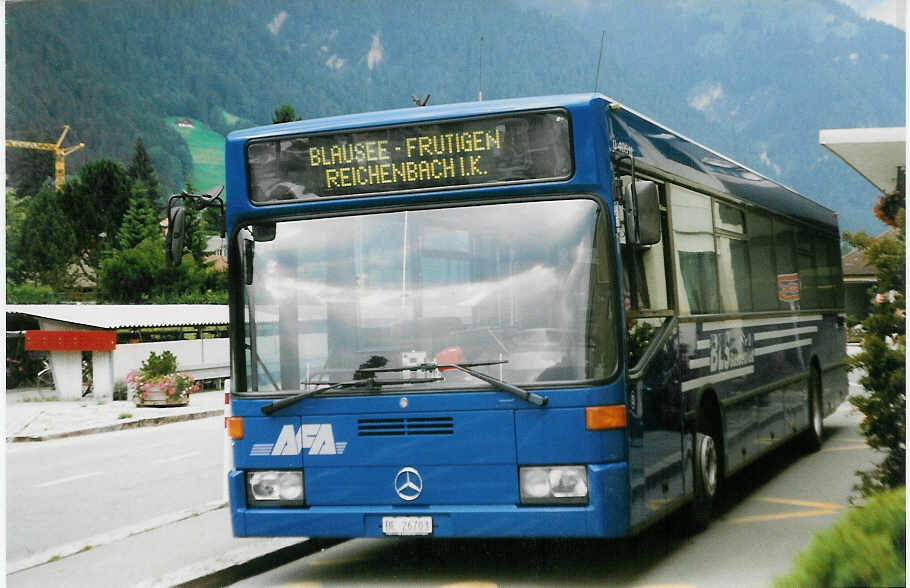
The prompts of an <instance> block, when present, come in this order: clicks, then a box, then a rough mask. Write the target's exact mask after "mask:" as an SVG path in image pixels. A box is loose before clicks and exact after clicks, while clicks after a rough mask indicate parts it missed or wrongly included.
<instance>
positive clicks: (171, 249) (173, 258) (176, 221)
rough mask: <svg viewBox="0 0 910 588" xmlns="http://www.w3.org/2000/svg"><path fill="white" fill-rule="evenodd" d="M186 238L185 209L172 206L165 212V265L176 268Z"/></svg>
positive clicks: (180, 258) (179, 205)
mask: <svg viewBox="0 0 910 588" xmlns="http://www.w3.org/2000/svg"><path fill="white" fill-rule="evenodd" d="M185 238H186V208H184V206H183V204H173V205H171V206H168V210H167V234H166V236H165V244H166V252H167V265H168V267H177V266H179V265H180V262H181V260H182V258H183V242H184V239H185Z"/></svg>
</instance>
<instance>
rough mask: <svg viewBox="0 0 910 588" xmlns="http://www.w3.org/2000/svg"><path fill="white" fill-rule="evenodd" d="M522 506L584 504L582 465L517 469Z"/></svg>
mask: <svg viewBox="0 0 910 588" xmlns="http://www.w3.org/2000/svg"><path fill="white" fill-rule="evenodd" d="M518 487H519V490H520V492H521V502H522V504H587V503H588V470H587V468H586V467H585V466H544V467H541V466H534V467H522V468H518Z"/></svg>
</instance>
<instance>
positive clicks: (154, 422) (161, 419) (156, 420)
mask: <svg viewBox="0 0 910 588" xmlns="http://www.w3.org/2000/svg"><path fill="white" fill-rule="evenodd" d="M223 414H224V409H223V408H218V409H212V410H205V411H201V412H189V413H184V414H175V415H165V416H157V417H147V418H139V419H131V420H124V421H123V422H120V423H114V424H111V425H99V426H97V427H87V428H84V429H74V430H71V431H59V432H56V433H47V434H44V435H12V436H9V437H7V438H6V441H7V443H28V442H35V441H49V440H51V439H63V438H65V437H78V436H80V435H93V434H95V433H109V432H111V431H123V430H126V429H138V428H139V427H157V426H159V425H166V424H168V423H176V422H179V421H192V420H196V419H205V418H210V417H216V416H221V415H223Z"/></svg>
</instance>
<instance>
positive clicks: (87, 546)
mask: <svg viewBox="0 0 910 588" xmlns="http://www.w3.org/2000/svg"><path fill="white" fill-rule="evenodd" d="M91 548H92V546H91V545H86V546H85V547H83V548H82V549H80V550H79V551H78V553H85V552H86V551H88V550H89V549H91Z"/></svg>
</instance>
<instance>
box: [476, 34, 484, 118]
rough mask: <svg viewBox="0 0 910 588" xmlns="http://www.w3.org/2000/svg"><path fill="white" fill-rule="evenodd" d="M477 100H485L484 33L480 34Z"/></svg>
mask: <svg viewBox="0 0 910 588" xmlns="http://www.w3.org/2000/svg"><path fill="white" fill-rule="evenodd" d="M477 101H478V102H483V35H480V86H479V87H478V88H477Z"/></svg>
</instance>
